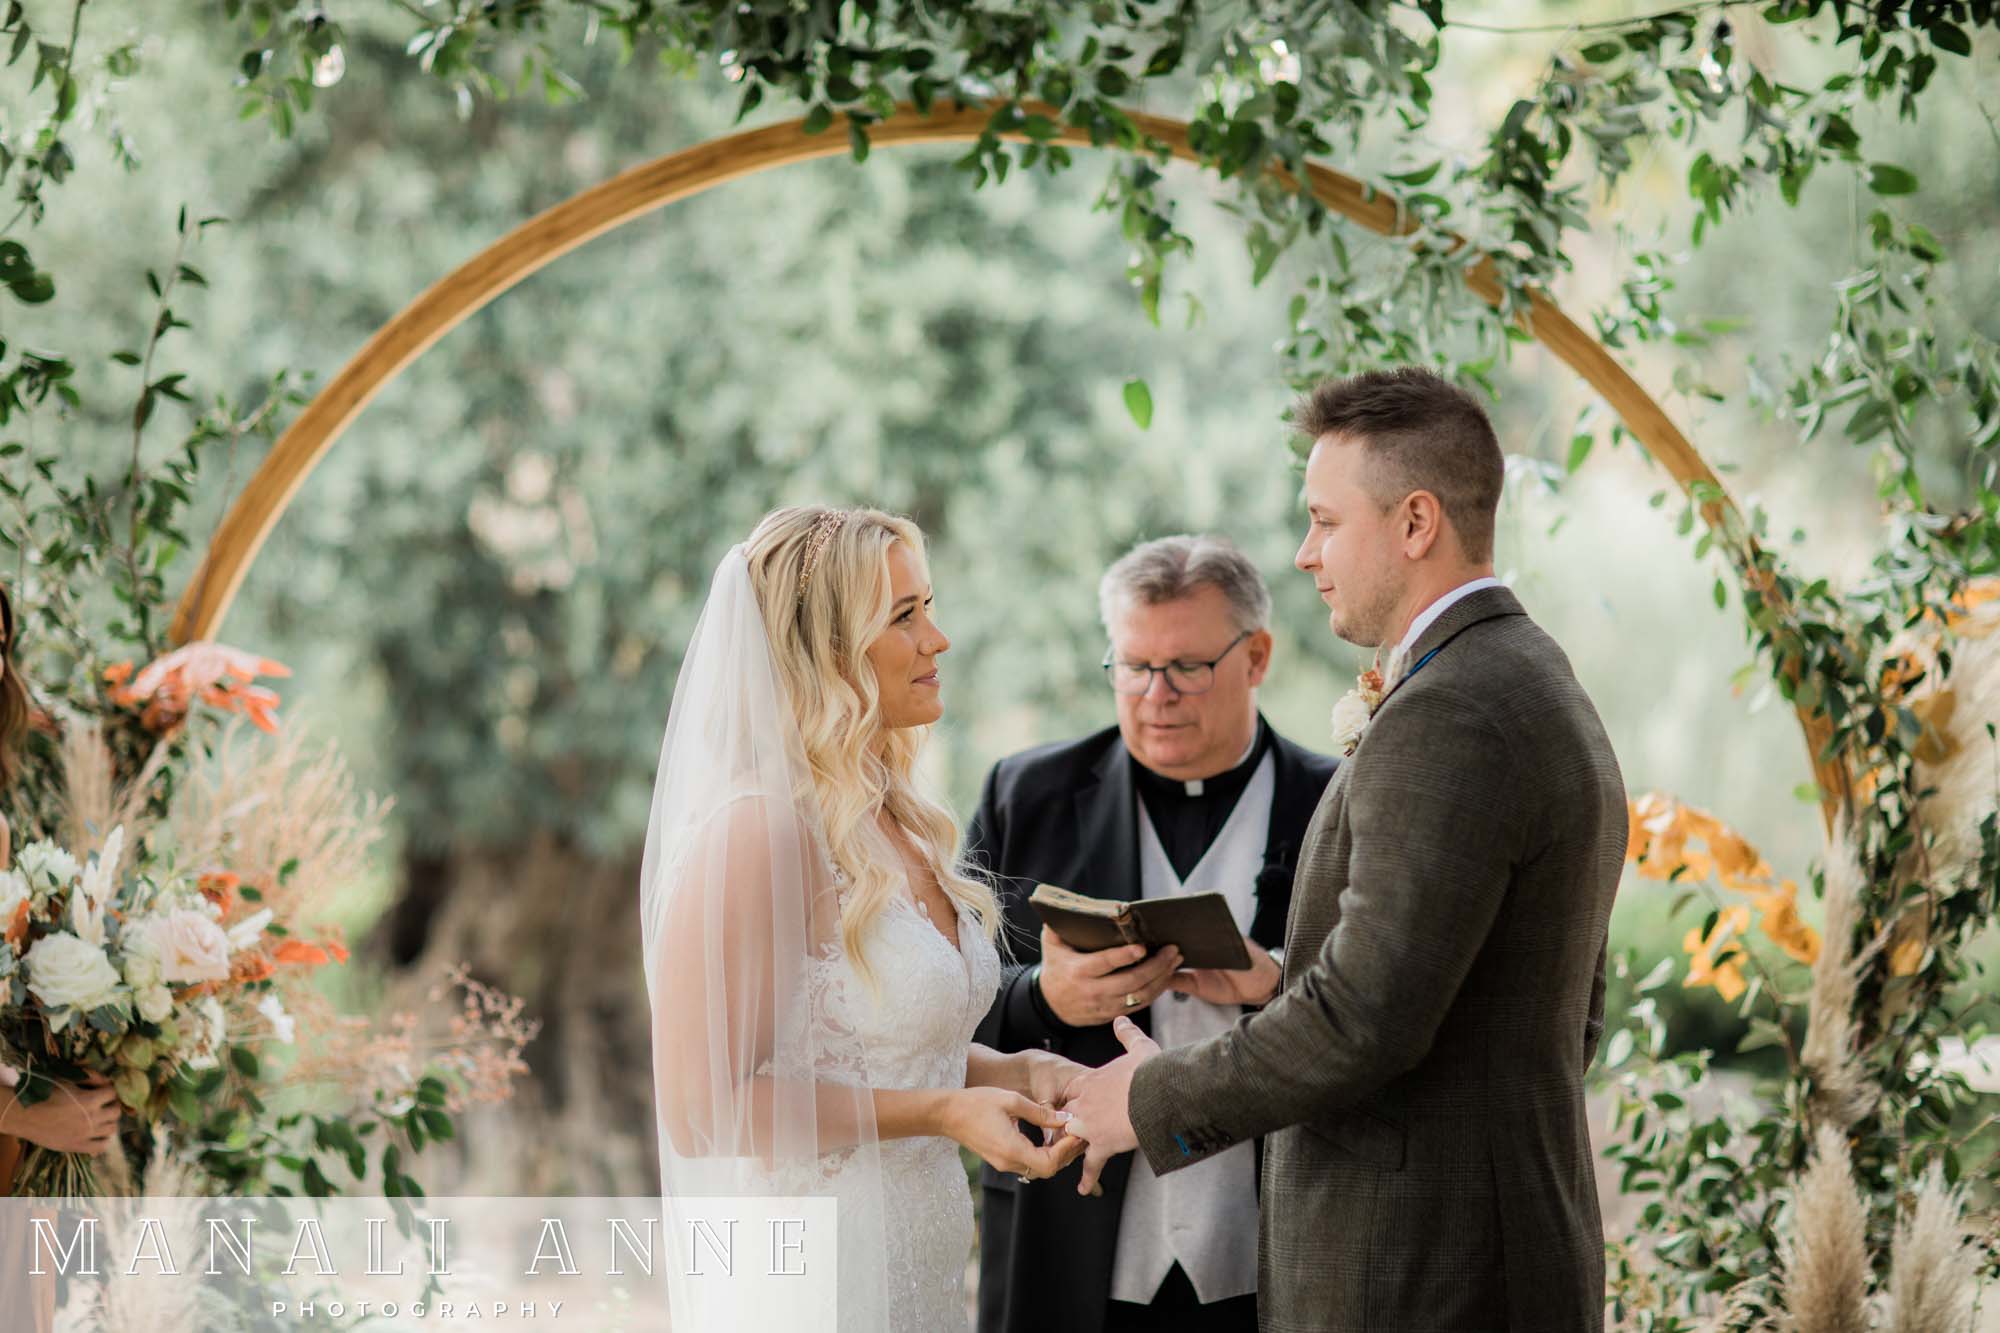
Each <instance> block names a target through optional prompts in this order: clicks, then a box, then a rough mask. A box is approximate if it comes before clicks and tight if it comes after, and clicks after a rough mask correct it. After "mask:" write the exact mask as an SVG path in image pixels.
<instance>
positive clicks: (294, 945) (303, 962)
mask: <svg viewBox="0 0 2000 1333" xmlns="http://www.w3.org/2000/svg"><path fill="white" fill-rule="evenodd" d="M271 956H272V957H273V958H275V959H277V960H278V961H279V962H281V963H296V964H298V965H300V966H302V967H324V966H326V965H327V964H328V963H344V962H346V961H347V949H346V947H345V946H344V945H342V944H341V943H340V942H339V941H338V940H321V941H320V942H319V943H318V944H309V943H307V942H306V941H305V940H280V941H279V942H278V947H277V948H275V949H273V950H272V951H271Z"/></svg>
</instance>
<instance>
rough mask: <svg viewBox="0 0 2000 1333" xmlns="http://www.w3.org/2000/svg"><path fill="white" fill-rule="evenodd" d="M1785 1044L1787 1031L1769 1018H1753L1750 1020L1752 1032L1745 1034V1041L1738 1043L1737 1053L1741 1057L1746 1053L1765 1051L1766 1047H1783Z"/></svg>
mask: <svg viewBox="0 0 2000 1333" xmlns="http://www.w3.org/2000/svg"><path fill="white" fill-rule="evenodd" d="M1784 1044H1785V1031H1784V1029H1783V1028H1781V1027H1779V1026H1778V1025H1777V1024H1776V1023H1773V1022H1772V1021H1771V1020H1770V1019H1768V1018H1753V1019H1751V1020H1750V1031H1749V1032H1747V1033H1745V1034H1744V1036H1743V1040H1741V1041H1739V1042H1737V1043H1736V1052H1737V1054H1739V1055H1741V1054H1742V1053H1743V1052H1745V1051H1758V1050H1762V1049H1764V1048H1765V1047H1766V1046H1782V1045H1784Z"/></svg>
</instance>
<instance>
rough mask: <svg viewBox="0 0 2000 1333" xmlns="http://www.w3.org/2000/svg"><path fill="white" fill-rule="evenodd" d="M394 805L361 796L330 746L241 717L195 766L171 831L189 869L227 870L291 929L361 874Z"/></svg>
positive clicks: (308, 919) (318, 911)
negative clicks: (273, 733) (255, 724)
mask: <svg viewBox="0 0 2000 1333" xmlns="http://www.w3.org/2000/svg"><path fill="white" fill-rule="evenodd" d="M393 805H394V802H391V801H385V800H382V799H381V798H379V797H377V796H375V795H373V794H372V793H371V794H369V795H366V796H360V795H357V793H356V791H355V783H354V778H353V775H352V774H351V773H350V772H349V771H348V768H347V764H346V761H345V760H343V759H342V758H341V757H340V755H339V753H338V752H337V751H336V750H334V749H333V748H332V747H331V746H317V747H316V746H314V745H313V744H311V743H310V742H309V741H308V740H307V739H306V737H305V735H304V734H303V733H302V732H299V731H285V732H282V733H280V734H278V735H276V736H271V735H266V734H264V733H262V732H260V731H257V730H256V729H255V728H252V727H250V726H247V725H246V724H244V723H243V722H242V721H241V720H235V721H232V722H230V723H229V725H228V726H227V727H225V728H224V729H223V731H222V734H221V736H220V737H219V738H218V739H217V740H216V742H215V745H214V746H213V748H212V750H211V752H210V753H209V754H208V755H207V756H206V757H198V758H196V759H195V760H194V762H193V763H192V765H191V766H190V768H189V770H188V773H187V775H186V777H185V778H184V779H183V781H182V785H181V788H180V791H179V793H178V794H177V795H176V797H175V800H174V807H173V811H172V813H171V814H169V815H168V817H167V820H166V824H165V830H164V831H165V832H166V833H167V834H168V835H169V836H170V837H171V838H172V840H173V843H174V845H175V847H176V849H177V851H178V853H179V855H180V857H181V859H182V864H183V867H184V868H186V869H190V870H194V871H201V870H206V869H209V868H211V867H216V866H223V865H226V866H228V867H229V869H230V870H231V871H232V872H234V873H235V874H237V875H239V876H241V877H242V879H243V881H244V883H246V884H251V885H254V886H255V887H256V888H257V890H258V892H259V893H261V894H262V895H263V898H262V904H261V905H262V906H264V907H268V908H270V909H271V914H272V916H273V917H274V918H275V919H276V920H277V921H279V922H280V923H282V924H284V925H286V926H287V927H291V926H294V925H296V924H302V923H308V922H311V921H313V920H314V919H315V918H317V917H318V916H319V915H320V914H322V913H324V912H326V911H328V910H329V909H330V908H331V907H332V905H333V900H334V899H335V898H336V897H337V896H338V895H340V894H342V893H344V892H347V891H349V890H351V889H352V888H353V886H354V884H355V883H356V882H357V881H359V880H360V879H361V878H362V877H363V875H364V874H365V873H366V871H367V868H368V852H369V849H370V848H372V847H373V846H374V845H375V844H376V843H377V842H378V841H380V840H381V838H382V836H383V832H384V828H385V823H386V820H387V817H388V814H389V811H390V810H391V809H392V808H393Z"/></svg>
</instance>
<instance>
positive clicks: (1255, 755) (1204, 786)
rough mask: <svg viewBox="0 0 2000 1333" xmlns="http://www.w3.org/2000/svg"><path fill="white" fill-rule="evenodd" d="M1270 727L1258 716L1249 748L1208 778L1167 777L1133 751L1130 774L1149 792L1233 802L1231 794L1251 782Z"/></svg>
mask: <svg viewBox="0 0 2000 1333" xmlns="http://www.w3.org/2000/svg"><path fill="white" fill-rule="evenodd" d="M1269 730H1270V728H1269V727H1267V726H1266V725H1265V723H1264V719H1263V718H1261V717H1259V718H1258V719H1257V730H1256V732H1255V733H1254V734H1253V735H1252V736H1251V737H1250V745H1249V748H1247V749H1246V750H1244V751H1243V757H1242V758H1241V759H1238V760H1237V761H1236V763H1235V765H1234V766H1233V767H1232V768H1230V769H1229V770H1228V771H1227V772H1224V773H1218V774H1216V775H1215V776H1214V777H1211V778H1190V779H1186V780H1182V779H1180V778H1170V777H1167V776H1165V775H1164V774H1160V773H1155V772H1154V771H1153V770H1152V769H1150V768H1147V767H1146V766H1145V765H1144V764H1142V763H1140V762H1139V759H1138V756H1136V755H1134V756H1133V758H1132V775H1133V777H1134V779H1135V780H1136V781H1137V782H1138V783H1139V786H1140V787H1141V789H1143V790H1144V791H1146V792H1147V793H1148V794H1150V795H1156V796H1177V797H1183V798H1194V797H1201V796H1211V797H1228V798H1230V801H1231V803H1232V804H1233V803H1234V798H1235V797H1236V796H1240V795H1242V793H1243V789H1244V788H1245V787H1247V786H1249V785H1250V778H1251V776H1252V775H1253V774H1254V772H1255V771H1256V767H1257V761H1258V760H1260V759H1262V758H1263V757H1264V751H1265V750H1266V749H1268V748H1269V745H1270V737H1269V734H1268V733H1269Z"/></svg>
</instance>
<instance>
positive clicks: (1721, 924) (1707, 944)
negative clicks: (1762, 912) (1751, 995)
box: [1681, 904, 1750, 1004]
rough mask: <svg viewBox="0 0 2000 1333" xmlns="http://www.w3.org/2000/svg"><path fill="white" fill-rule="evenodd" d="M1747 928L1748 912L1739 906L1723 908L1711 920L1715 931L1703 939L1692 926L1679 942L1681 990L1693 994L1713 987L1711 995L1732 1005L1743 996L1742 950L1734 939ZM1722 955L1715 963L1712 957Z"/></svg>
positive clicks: (1748, 924) (1748, 922)
mask: <svg viewBox="0 0 2000 1333" xmlns="http://www.w3.org/2000/svg"><path fill="white" fill-rule="evenodd" d="M1749 926H1750V909H1749V908H1747V907H1744V906H1742V905H1741V904H1738V905H1735V906H1732V907H1725V908H1723V909H1722V913H1721V915H1719V916H1718V917H1717V918H1716V920H1715V929H1714V930H1712V931H1710V932H1709V934H1708V937H1707V938H1706V939H1704V938H1703V937H1702V933H1701V927H1700V926H1696V927H1695V928H1694V929H1693V930H1690V931H1689V932H1688V933H1687V935H1686V936H1685V937H1684V938H1683V939H1682V940H1681V947H1682V948H1683V949H1685V950H1687V953H1688V974H1687V976H1686V978H1685V979H1683V980H1682V982H1681V986H1682V988H1683V989H1686V990H1693V989H1694V988H1696V987H1697V986H1714V987H1715V993H1716V994H1717V995H1720V996H1721V997H1722V1000H1723V1003H1725V1004H1734V1003H1735V1002H1736V998H1737V997H1738V996H1739V995H1741V994H1743V991H1744V982H1743V969H1742V966H1741V960H1742V957H1743V950H1742V946H1741V945H1739V944H1737V943H1735V940H1736V937H1737V936H1739V935H1741V934H1742V933H1743V932H1744V931H1745V930H1747V929H1748V928H1749ZM1718 951H1721V952H1722V954H1723V957H1722V961H1721V962H1717V961H1716V958H1715V955H1716V953H1717V952H1718Z"/></svg>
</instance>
